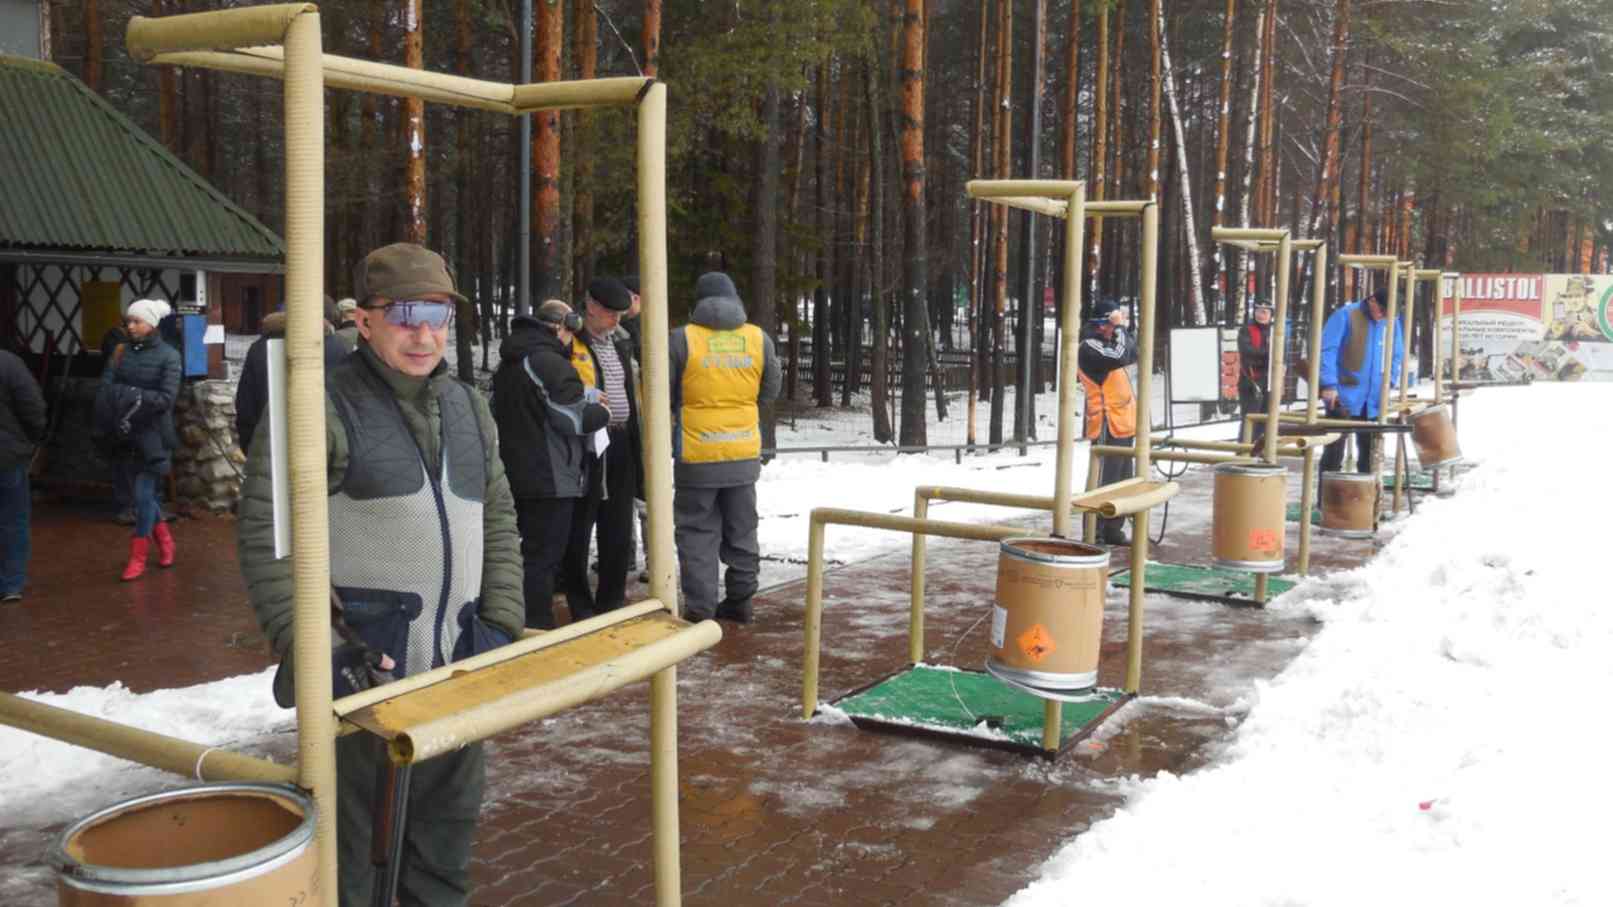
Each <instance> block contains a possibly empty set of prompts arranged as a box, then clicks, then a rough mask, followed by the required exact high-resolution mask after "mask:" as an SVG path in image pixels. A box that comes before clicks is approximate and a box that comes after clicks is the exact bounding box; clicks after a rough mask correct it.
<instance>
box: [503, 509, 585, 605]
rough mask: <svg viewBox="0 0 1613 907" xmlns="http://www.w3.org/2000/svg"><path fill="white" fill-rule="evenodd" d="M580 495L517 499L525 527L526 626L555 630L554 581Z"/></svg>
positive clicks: (517, 515)
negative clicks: (572, 514)
mask: <svg viewBox="0 0 1613 907" xmlns="http://www.w3.org/2000/svg"><path fill="white" fill-rule="evenodd" d="M579 503H581V502H580V501H579V499H577V498H517V499H516V501H515V521H516V524H517V525H518V526H520V528H521V570H522V573H523V574H524V578H523V580H522V582H521V593H522V597H523V598H525V599H526V625H527V626H528V627H534V628H536V629H539V630H553V629H554V627H555V620H554V581H555V576H556V574H558V573H559V572H560V562H561V561H562V560H563V559H564V558H565V556H566V546H567V544H568V541H569V539H570V538H571V512H572V510H573V509H575V507H576V506H577V505H578V504H579Z"/></svg>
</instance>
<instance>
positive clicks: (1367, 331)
mask: <svg viewBox="0 0 1613 907" xmlns="http://www.w3.org/2000/svg"><path fill="white" fill-rule="evenodd" d="M1387 316H1388V292H1387V291H1386V290H1384V289H1383V288H1382V287H1380V288H1378V289H1377V290H1376V291H1375V292H1373V294H1372V295H1371V296H1368V297H1367V298H1365V299H1362V300H1360V301H1358V302H1352V303H1350V304H1348V305H1346V306H1344V307H1343V308H1341V309H1339V310H1338V311H1336V312H1334V313H1333V314H1332V315H1330V316H1328V319H1327V325H1326V326H1325V327H1323V328H1322V361H1321V374H1320V376H1319V379H1318V384H1320V386H1321V398H1322V405H1323V406H1324V407H1325V408H1326V410H1327V413H1328V415H1329V416H1331V417H1333V418H1336V419H1364V420H1370V419H1376V418H1378V398H1379V397H1381V396H1382V395H1383V332H1384V331H1385V330H1386V329H1387V328H1388V327H1389V324H1388V321H1387ZM1404 353H1405V339H1404V338H1403V337H1402V336H1401V332H1400V325H1399V324H1396V325H1394V352H1393V354H1392V356H1393V358H1392V359H1391V361H1390V365H1389V386H1390V387H1397V386H1398V385H1399V383H1400V358H1401V356H1402V355H1404ZM1344 440H1345V439H1344V438H1339V439H1338V440H1337V441H1335V442H1333V443H1332V444H1329V445H1327V447H1326V448H1325V449H1323V451H1322V471H1323V472H1332V471H1337V470H1338V469H1339V467H1341V466H1343V465H1344ZM1355 449H1356V462H1355V468H1356V471H1357V472H1370V471H1371V469H1372V435H1370V434H1368V433H1366V432H1356V434H1355Z"/></svg>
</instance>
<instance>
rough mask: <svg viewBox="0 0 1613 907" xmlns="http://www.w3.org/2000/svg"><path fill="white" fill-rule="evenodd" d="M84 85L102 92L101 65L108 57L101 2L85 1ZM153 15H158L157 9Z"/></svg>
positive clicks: (97, 0)
mask: <svg viewBox="0 0 1613 907" xmlns="http://www.w3.org/2000/svg"><path fill="white" fill-rule="evenodd" d="M83 6H84V84H85V85H87V86H89V89H90V91H94V92H99V91H100V90H101V64H102V61H103V60H104V59H105V57H106V38H105V34H106V24H105V23H104V22H102V21H101V5H100V0H84V4H83ZM152 15H154V16H155V15H158V13H157V11H156V10H155V9H153V10H152Z"/></svg>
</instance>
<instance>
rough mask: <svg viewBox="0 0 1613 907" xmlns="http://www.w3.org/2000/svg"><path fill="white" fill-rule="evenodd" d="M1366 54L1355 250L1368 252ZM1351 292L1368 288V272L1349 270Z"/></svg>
mask: <svg viewBox="0 0 1613 907" xmlns="http://www.w3.org/2000/svg"><path fill="white" fill-rule="evenodd" d="M1369 63H1370V61H1369V60H1368V59H1367V57H1366V55H1365V54H1363V55H1362V57H1361V85H1362V89H1363V90H1362V92H1361V179H1360V183H1359V184H1358V186H1357V189H1356V204H1355V216H1356V219H1357V220H1358V221H1360V225H1359V226H1358V227H1357V228H1356V232H1355V248H1354V250H1353V251H1355V252H1356V253H1357V254H1365V253H1366V251H1367V243H1368V241H1369V240H1368V237H1367V229H1368V225H1369V224H1370V223H1371V222H1372V221H1371V220H1370V218H1369V217H1368V213H1367V212H1368V210H1369V209H1368V207H1367V205H1368V204H1369V203H1370V202H1371V200H1372V92H1371V91H1370V90H1367V89H1370V88H1371V87H1372V69H1371V67H1370V65H1369ZM1350 275H1351V276H1350V281H1351V287H1350V295H1351V297H1352V298H1354V297H1358V296H1360V295H1361V294H1362V293H1363V291H1364V290H1365V285H1364V284H1363V282H1362V281H1363V280H1365V275H1364V273H1363V272H1362V271H1360V270H1352V271H1351V272H1350Z"/></svg>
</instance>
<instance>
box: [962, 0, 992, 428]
mask: <svg viewBox="0 0 1613 907" xmlns="http://www.w3.org/2000/svg"><path fill="white" fill-rule="evenodd" d="M990 22H991V4H990V3H981V4H980V29H979V31H978V33H977V40H976V42H975V98H974V116H975V124H974V138H973V140H972V142H971V145H970V149H969V172H970V174H972V175H978V174H984V173H985V172H986V37H987V34H988V33H989V27H990ZM991 207H992V206H991V205H988V204H986V203H985V202H980V201H970V202H969V316H968V319H967V320H968V322H969V397H968V409H967V413H968V415H967V417H966V421H967V425H966V434H965V440H966V441H967V443H968V444H969V445H970V446H971V447H972V446H974V443H975V400H976V398H977V397H978V395H979V392H980V383H981V382H980V375H981V372H983V371H984V365H985V362H984V360H985V357H984V356H983V355H982V354H983V352H984V350H985V345H984V343H983V342H982V337H983V334H982V332H981V330H980V327H981V324H982V322H983V319H982V318H981V311H982V294H981V287H982V284H983V282H984V279H985V275H984V273H983V271H984V270H985V268H984V262H985V245H986V244H985V236H984V234H985V230H986V216H987V209H989V208H991Z"/></svg>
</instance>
